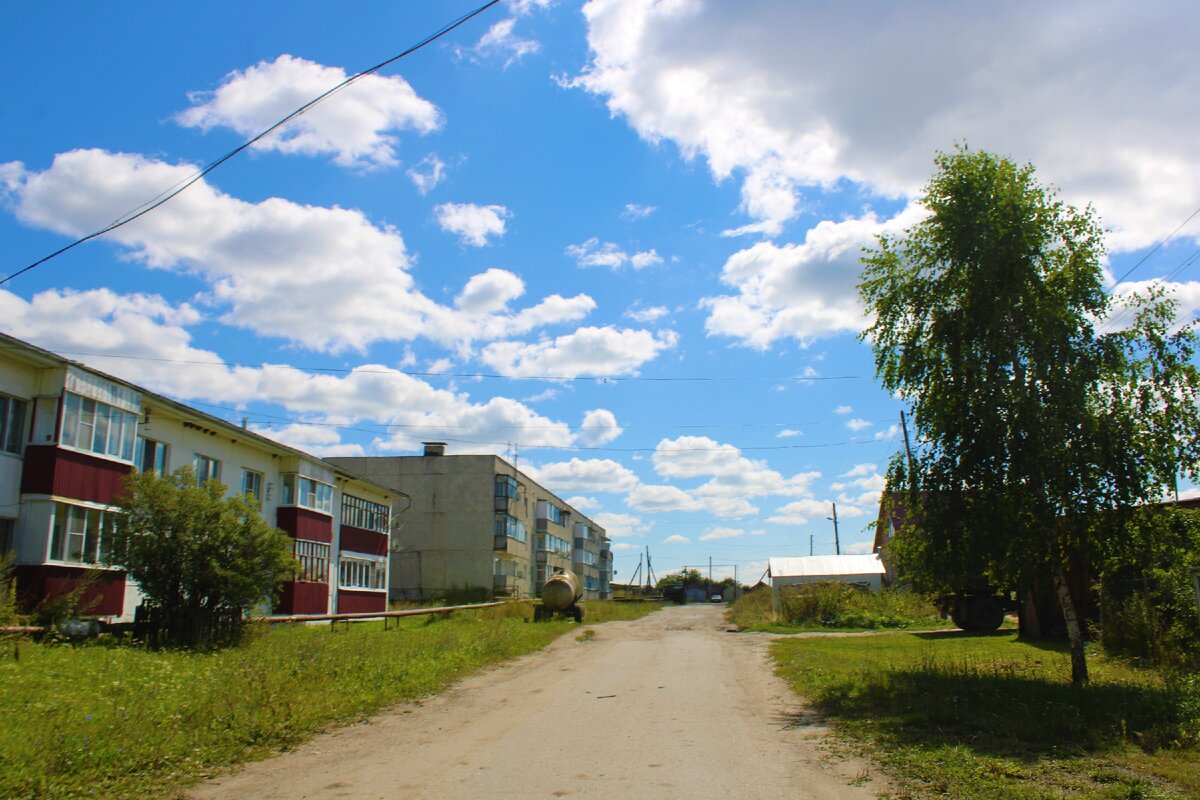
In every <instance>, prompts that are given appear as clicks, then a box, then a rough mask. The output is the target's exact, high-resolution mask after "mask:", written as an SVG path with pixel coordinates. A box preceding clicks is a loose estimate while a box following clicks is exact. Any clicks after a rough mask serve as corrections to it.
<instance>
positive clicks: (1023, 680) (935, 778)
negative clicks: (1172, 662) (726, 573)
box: [772, 632, 1200, 800]
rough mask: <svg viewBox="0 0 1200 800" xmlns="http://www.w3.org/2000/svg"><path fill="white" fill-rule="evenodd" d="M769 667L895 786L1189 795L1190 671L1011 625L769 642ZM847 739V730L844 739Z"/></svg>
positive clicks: (943, 791)
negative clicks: (1075, 651)
mask: <svg viewBox="0 0 1200 800" xmlns="http://www.w3.org/2000/svg"><path fill="white" fill-rule="evenodd" d="M772 648H773V651H772V652H773V655H774V656H775V658H776V660H777V663H778V665H779V671H780V674H782V675H783V676H784V677H786V678H787V679H788V680H789V681H791V683H792V684H793V685H794V686H795V688H796V690H797V691H798V692H799V693H800V694H802V695H804V696H806V697H807V698H809V699H810V701H811V702H812V703H813V705H814V706H815V708H816V709H817V710H819V711H821V712H822V713H824V714H826V715H828V716H829V717H830V719H831V720H832V721H833V723H834V726H835V728H836V729H837V730H838V731H839V732H840V733H841V734H843V735H845V736H847V737H849V738H852V739H853V740H855V741H857V742H859V743H861V746H863V747H864V748H866V749H867V750H868V751H869V752H870V754H871V755H872V756H873V757H874V758H875V759H876V760H877V761H879V762H880V763H882V764H883V766H884V768H885V769H886V770H887V771H888V773H889V774H890V775H891V776H892V777H893V779H894V783H895V787H896V790H895V794H894V795H893V796H894V797H896V798H929V797H953V798H957V799H958V800H976V799H978V800H982V798H988V800H1003V799H1005V798H1013V800H1016V799H1017V798H1021V799H1022V800H1024V799H1027V798H1033V799H1035V800H1040V799H1041V798H1062V797H1070V798H1079V799H1080V800H1085V799H1089V798H1105V799H1115V798H1128V799H1129V800H1133V799H1134V798H1146V799H1147V800H1149V798H1163V799H1166V798H1172V799H1173V798H1195V797H1200V749H1198V748H1197V746H1198V745H1200V679H1197V677H1196V676H1190V677H1171V676H1166V675H1163V674H1161V673H1157V672H1153V671H1149V670H1144V669H1136V668H1133V667H1131V666H1129V665H1127V664H1124V663H1122V662H1119V661H1114V660H1106V659H1104V658H1102V657H1100V656H1098V655H1092V656H1091V657H1090V662H1091V663H1090V666H1091V667H1092V683H1091V685H1090V686H1088V687H1087V688H1085V689H1082V690H1073V689H1072V688H1071V686H1070V672H1071V669H1070V660H1069V657H1068V655H1067V654H1066V652H1065V649H1064V648H1061V647H1058V646H1054V645H1047V644H1045V643H1040V642H1039V643H1032V644H1031V643H1026V642H1021V641H1018V640H1017V639H1016V637H1015V636H1014V635H1012V634H1008V633H1000V634H995V635H976V636H971V635H966V634H960V633H958V632H953V633H950V632H948V633H946V634H940V633H939V634H895V635H889V636H878V637H870V638H865V639H863V638H859V639H853V640H847V639H806V640H792V641H780V642H776V643H774V644H773V645H772ZM848 740H849V739H848Z"/></svg>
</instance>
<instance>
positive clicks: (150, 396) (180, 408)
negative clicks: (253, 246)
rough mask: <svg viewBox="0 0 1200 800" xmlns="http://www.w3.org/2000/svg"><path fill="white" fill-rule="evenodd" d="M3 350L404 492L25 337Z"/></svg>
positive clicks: (5, 339)
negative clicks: (82, 373)
mask: <svg viewBox="0 0 1200 800" xmlns="http://www.w3.org/2000/svg"><path fill="white" fill-rule="evenodd" d="M0 352H3V353H4V354H5V355H6V356H8V357H9V358H14V359H17V360H19V361H24V362H26V363H29V364H33V365H34V366H36V367H41V368H49V367H62V368H65V367H68V366H72V367H76V368H78V369H81V370H84V371H86V372H90V373H91V374H93V375H96V376H99V377H101V378H103V379H104V380H107V381H111V382H113V383H116V384H120V385H121V386H125V387H127V388H129V389H132V390H133V391H135V392H137V393H138V394H139V395H141V396H142V397H143V398H145V399H146V400H149V401H150V402H151V403H152V404H155V405H160V406H166V407H168V408H170V409H172V410H173V411H176V412H178V413H180V414H184V415H188V416H191V417H193V418H195V419H198V420H201V421H202V422H205V423H207V424H210V425H212V426H213V427H216V428H220V429H221V430H223V431H224V432H226V433H227V434H230V435H233V436H236V437H238V438H243V439H248V440H250V441H253V442H255V443H257V444H258V445H259V446H260V447H263V448H264V449H267V450H269V451H270V450H273V451H275V452H277V453H284V454H287V455H292V456H296V457H298V458H304V459H306V460H309V461H312V462H315V463H320V464H324V465H325V466H326V467H329V468H331V469H333V470H334V471H335V472H336V473H338V474H339V475H340V476H341V477H343V478H349V479H351V480H355V481H359V482H360V483H363V484H366V485H368V486H371V487H373V488H375V489H377V490H379V491H380V492H381V493H390V494H396V493H399V494H402V495H403V494H404V492H401V491H399V490H398V489H394V488H392V487H390V486H384V485H383V484H381V483H378V482H377V481H374V480H371V479H370V478H367V477H364V476H362V475H359V474H358V473H356V472H354V470H353V469H352V468H350V467H348V466H343V465H342V464H336V463H334V462H333V461H330V460H329V459H327V458H321V457H320V456H314V455H313V454H312V453H306V452H305V451H303V450H300V449H298V448H295V447H292V446H291V445H286V444H284V443H282V442H278V441H276V440H275V439H271V438H269V437H267V436H263V435H262V434H260V433H255V432H254V431H252V430H249V429H248V428H242V427H239V426H238V425H235V424H234V423H232V422H229V421H228V420H224V419H221V418H220V417H217V416H213V415H212V414H209V413H206V412H204V411H201V410H199V409H197V408H193V407H192V406H189V405H187V404H186V403H181V402H179V401H178V400H172V399H171V398H169V397H165V396H164V395H161V394H158V393H156V392H152V391H151V390H149V389H147V388H146V387H144V386H139V385H137V384H136V383H132V382H130V381H127V380H125V379H124V378H118V377H117V376H115V375H110V374H109V373H107V372H103V371H101V370H99V369H96V368H95V367H92V366H88V365H87V364H84V363H83V362H81V361H75V360H73V359H70V358H67V357H66V356H63V355H59V354H58V353H55V352H53V351H51V350H46V349H45V348H42V347H38V346H37V345H35V344H32V343H30V342H27V341H25V340H24V339H18V338H17V337H15V336H10V335H9V334H7V333H0ZM235 488H236V487H235ZM405 496H407V495H405Z"/></svg>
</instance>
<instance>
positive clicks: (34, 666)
mask: <svg viewBox="0 0 1200 800" xmlns="http://www.w3.org/2000/svg"><path fill="white" fill-rule="evenodd" d="M522 605H524V606H526V607H525V609H524V615H522V608H521V606H522ZM656 608H657V606H649V605H648V604H632V603H630V604H621V603H605V602H599V601H589V602H588V603H587V613H588V622H589V623H595V622H600V621H603V620H604V619H606V618H609V617H610V616H614V617H615V616H621V615H630V614H639V615H640V614H642V613H647V612H648V611H650V610H654V609H656ZM525 616H531V613H530V607H529V606H528V604H521V603H512V604H505V606H501V607H498V608H495V609H485V610H481V611H464V612H455V613H453V614H450V615H439V616H438V617H436V622H433V623H428V620H431V619H435V618H434V617H428V618H425V617H413V618H404V619H403V620H402V621H401V623H400V625H399V627H397V626H396V624H395V622H393V623H391V624H390V630H388V631H384V630H383V628H382V624H381V623H378V622H363V623H355V624H353V625H350V626H348V627H346V626H342V625H339V626H337V628H336V629H335V630H334V631H333V632H332V633H331V632H330V629H329V627H327V626H324V625H322V626H319V627H314V626H306V625H292V626H280V627H273V628H267V627H266V626H253V627H252V628H251V630H250V633H249V635H248V636H246V637H244V643H243V644H242V646H240V647H237V648H232V649H227V650H222V651H218V652H213V653H194V652H184V651H159V652H153V651H147V650H144V649H141V648H133V647H126V646H121V645H119V644H117V643H114V642H112V641H111V640H109V641H106V640H101V641H99V642H95V643H92V644H87V645H83V646H81V647H79V648H65V647H51V646H46V645H35V644H29V645H23V646H22V649H21V657H20V660H19V661H13V660H5V661H0V718H3V719H4V720H5V721H6V722H5V725H3V726H0V764H4V769H0V797H5V798H27V797H54V798H76V797H78V798H85V797H87V798H114V799H116V798H128V797H148V798H152V797H174V796H176V795H177V793H178V791H179V787H180V784H181V783H183V782H187V781H188V780H192V779H195V778H197V777H200V776H204V775H207V774H212V773H213V772H216V771H220V770H221V769H223V768H225V767H226V766H228V765H230V764H234V763H237V762H239V761H243V760H247V759H252V758H256V757H262V756H264V755H266V754H267V753H268V752H269V751H272V750H275V749H278V748H282V747H286V746H289V745H293V744H295V743H297V742H299V741H301V740H302V739H304V738H306V737H307V736H309V735H311V734H312V733H314V732H316V731H319V730H321V729H323V728H325V727H327V726H329V725H330V724H340V723H349V722H355V721H359V720H362V719H363V718H365V717H366V716H367V715H369V714H372V713H374V712H376V711H378V710H380V709H382V708H384V707H387V706H389V705H392V704H394V703H397V702H401V701H405V700H412V699H415V698H419V697H423V696H426V695H428V694H430V693H433V692H436V691H438V690H440V689H442V688H443V687H445V686H446V685H448V684H449V683H451V682H452V681H454V680H456V679H458V678H461V677H462V676H464V675H466V674H467V673H469V672H471V671H474V670H476V669H478V668H480V667H482V666H486V665H489V664H494V663H497V662H500V661H503V660H506V659H510V658H513V657H516V656H519V655H523V654H525V653H529V652H532V651H534V650H537V649H539V648H541V647H544V646H545V645H547V644H548V643H550V642H551V641H553V640H554V639H556V638H557V637H558V636H560V635H561V634H563V633H564V632H566V631H568V630H574V631H578V628H577V626H575V624H574V623H571V622H563V621H551V622H546V623H543V624H540V625H532V624H526V623H525V621H524V617H525ZM624 618H629V617H624Z"/></svg>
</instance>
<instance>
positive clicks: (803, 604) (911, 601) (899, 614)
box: [730, 582, 941, 630]
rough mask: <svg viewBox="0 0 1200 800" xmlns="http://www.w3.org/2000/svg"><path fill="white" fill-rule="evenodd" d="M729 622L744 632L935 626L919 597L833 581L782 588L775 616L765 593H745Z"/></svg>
mask: <svg viewBox="0 0 1200 800" xmlns="http://www.w3.org/2000/svg"><path fill="white" fill-rule="evenodd" d="M730 619H731V620H732V621H733V622H734V623H735V624H737V625H739V626H741V627H744V628H749V627H755V626H766V625H770V624H772V623H774V624H778V625H784V626H789V627H822V628H863V629H868V630H869V629H877V628H907V627H911V626H914V625H940V624H941V622H940V620H939V619H938V616H937V612H936V609H935V608H934V605H933V603H932V602H931V601H930V600H929V599H928V598H927V597H925V596H924V595H920V594H916V593H913V592H909V591H905V590H897V589H890V588H888V589H884V590H883V591H880V592H872V591H869V590H865V589H860V588H858V587H855V586H851V585H849V584H845V583H835V582H830V583H809V584H803V585H799V586H785V587H783V588H782V589H781V590H780V596H779V613H778V615H776V614H775V613H774V609H773V602H772V597H771V592H770V591H766V590H760V591H756V592H749V593H747V594H746V595H745V596H743V597H742V598H741V599H740V600H738V601H737V602H736V603H734V605H733V608H732V609H731V611H730Z"/></svg>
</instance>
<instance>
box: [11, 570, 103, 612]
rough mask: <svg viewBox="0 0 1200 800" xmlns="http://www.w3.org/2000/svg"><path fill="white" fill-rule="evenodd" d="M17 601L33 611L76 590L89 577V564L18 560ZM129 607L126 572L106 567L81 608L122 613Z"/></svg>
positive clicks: (87, 610) (85, 595) (22, 606)
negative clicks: (87, 566) (61, 564)
mask: <svg viewBox="0 0 1200 800" xmlns="http://www.w3.org/2000/svg"><path fill="white" fill-rule="evenodd" d="M13 571H14V573H15V574H16V577H17V604H18V605H19V606H20V607H21V609H22V610H23V611H32V610H33V609H34V608H36V607H37V606H38V605H39V604H40V603H42V602H44V601H46V600H53V599H54V598H56V597H61V596H62V595H64V594H67V593H68V592H72V591H74V590H75V589H77V588H78V587H79V585H80V584H81V583H82V582H83V581H84V579H85V578H86V576H87V574H88V572H89V571H90V570H88V569H87V568H86V567H61V566H58V565H57V564H18V565H17V566H15V567H14V568H13ZM124 610H125V573H124V572H118V571H110V570H105V571H103V572H101V573H100V577H99V579H98V580H97V581H96V582H95V583H94V584H92V586H91V587H89V588H88V589H87V590H86V591H84V593H83V597H82V602H81V604H80V611H81V613H82V614H83V615H84V616H97V617H109V616H120V615H121V613H122V612H123V611H124Z"/></svg>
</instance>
